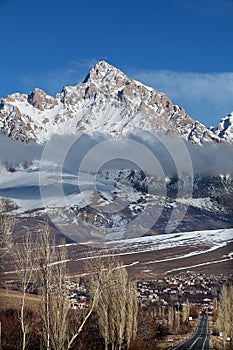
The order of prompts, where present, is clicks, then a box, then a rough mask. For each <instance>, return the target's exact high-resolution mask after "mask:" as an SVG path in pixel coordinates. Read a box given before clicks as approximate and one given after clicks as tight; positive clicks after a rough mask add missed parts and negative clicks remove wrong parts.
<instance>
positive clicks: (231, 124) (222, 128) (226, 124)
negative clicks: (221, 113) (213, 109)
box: [212, 112, 233, 143]
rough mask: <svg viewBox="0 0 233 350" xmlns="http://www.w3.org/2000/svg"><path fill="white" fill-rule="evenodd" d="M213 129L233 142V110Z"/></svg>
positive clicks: (223, 137) (224, 138) (222, 137)
mask: <svg viewBox="0 0 233 350" xmlns="http://www.w3.org/2000/svg"><path fill="white" fill-rule="evenodd" d="M212 131H213V132H214V133H215V134H216V135H218V136H219V137H220V138H221V139H223V140H224V141H227V142H229V143H233V112H231V113H230V114H228V115H227V116H225V117H223V118H222V119H221V121H220V123H219V124H218V126H217V127H216V128H213V129H212Z"/></svg>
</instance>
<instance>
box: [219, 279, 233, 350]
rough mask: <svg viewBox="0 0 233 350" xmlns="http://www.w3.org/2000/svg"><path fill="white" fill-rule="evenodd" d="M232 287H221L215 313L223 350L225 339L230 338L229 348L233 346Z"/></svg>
mask: <svg viewBox="0 0 233 350" xmlns="http://www.w3.org/2000/svg"><path fill="white" fill-rule="evenodd" d="M232 310H233V286H230V287H226V286H223V288H222V292H221V296H220V303H219V306H218V313H217V328H218V330H219V332H223V333H224V348H225V339H226V337H230V346H231V347H232V346H233V327H232V325H233V313H232Z"/></svg>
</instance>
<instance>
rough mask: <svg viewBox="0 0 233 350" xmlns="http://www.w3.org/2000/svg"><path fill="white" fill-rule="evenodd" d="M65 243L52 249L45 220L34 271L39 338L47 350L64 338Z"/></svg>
mask: <svg viewBox="0 0 233 350" xmlns="http://www.w3.org/2000/svg"><path fill="white" fill-rule="evenodd" d="M64 248H65V245H62V246H61V247H60V248H59V249H56V246H55V239H54V236H52V235H51V233H50V229H49V226H48V225H47V224H46V225H45V226H44V228H43V230H42V232H41V235H40V242H39V245H38V249H37V252H38V256H37V261H38V275H39V283H40V286H41V317H42V324H43V339H44V343H45V347H46V349H47V350H50V349H52V350H63V349H65V348H66V344H67V342H68V339H67V338H68V332H67V317H68V311H69V308H70V304H69V301H68V300H67V285H66V274H67V271H66V262H67V257H66V252H65V249H64Z"/></svg>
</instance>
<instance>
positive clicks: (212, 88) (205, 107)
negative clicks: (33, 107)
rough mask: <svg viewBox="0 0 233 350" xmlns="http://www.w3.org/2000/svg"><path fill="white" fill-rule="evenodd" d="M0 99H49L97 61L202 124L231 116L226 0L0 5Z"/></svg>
mask: <svg viewBox="0 0 233 350" xmlns="http://www.w3.org/2000/svg"><path fill="white" fill-rule="evenodd" d="M0 13H1V21H0V33H1V50H0V52H1V53H0V63H1V77H0V97H5V96H6V95H7V94H10V93H13V92H21V93H29V92H30V91H31V90H32V89H33V88H34V87H40V88H42V89H43V90H45V91H46V92H47V93H50V94H52V95H54V94H55V93H56V92H60V91H61V89H62V87H63V86H64V85H71V84H77V83H78V82H80V81H81V80H83V78H84V77H85V75H86V74H87V72H88V71H89V69H90V68H91V67H92V66H93V65H94V64H95V62H97V61H98V60H102V59H104V60H107V61H108V62H109V63H111V64H113V65H115V66H116V67H118V68H119V69H121V70H123V71H124V72H125V73H126V74H128V75H130V76H131V77H133V78H135V79H137V80H140V81H142V82H143V83H145V84H147V85H150V86H153V87H154V88H155V89H157V90H159V91H162V92H165V93H166V94H167V95H168V96H169V97H170V98H171V100H172V101H173V102H174V103H176V104H179V105H181V106H183V107H184V108H185V110H186V112H187V113H188V114H190V115H191V117H193V118H194V119H198V120H200V121H201V122H203V123H205V124H206V125H207V126H209V125H211V124H212V125H215V124H217V123H218V121H219V119H220V117H223V116H224V115H226V114H228V113H230V112H231V111H233V0H144V1H138V0H124V1H123V0H118V1H110V0H102V1H101V0H100V1H94V0H89V1H79V0H66V1H64V0H63V1H61V0H56V1H55V0H40V1H38V2H32V1H29V0H24V1H17V0H0Z"/></svg>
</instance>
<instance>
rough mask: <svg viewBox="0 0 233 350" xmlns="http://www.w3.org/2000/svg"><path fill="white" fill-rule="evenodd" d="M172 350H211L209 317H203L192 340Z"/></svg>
mask: <svg viewBox="0 0 233 350" xmlns="http://www.w3.org/2000/svg"><path fill="white" fill-rule="evenodd" d="M171 349H172V350H189V349H190V350H191V349H192V350H209V349H210V346H209V321H208V316H206V315H204V316H202V317H201V319H200V322H199V324H198V326H197V328H196V331H195V332H194V334H193V335H192V337H191V338H189V339H188V340H186V341H185V342H183V343H182V344H180V345H176V346H174V347H172V348H171Z"/></svg>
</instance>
